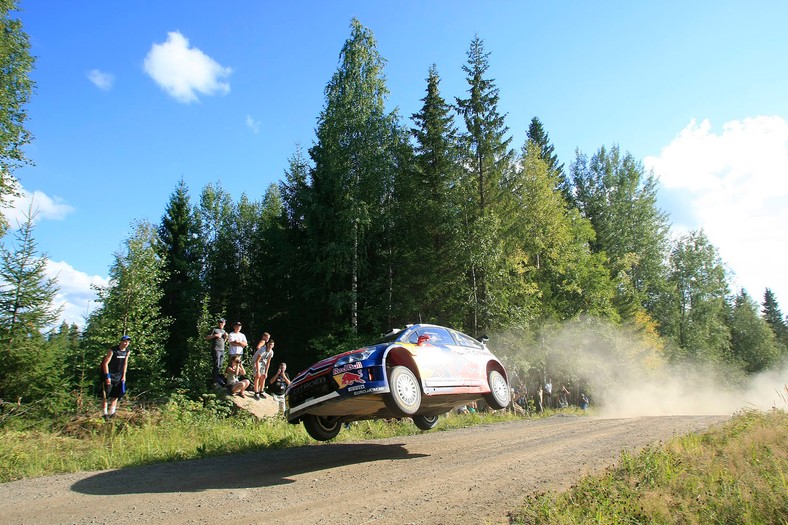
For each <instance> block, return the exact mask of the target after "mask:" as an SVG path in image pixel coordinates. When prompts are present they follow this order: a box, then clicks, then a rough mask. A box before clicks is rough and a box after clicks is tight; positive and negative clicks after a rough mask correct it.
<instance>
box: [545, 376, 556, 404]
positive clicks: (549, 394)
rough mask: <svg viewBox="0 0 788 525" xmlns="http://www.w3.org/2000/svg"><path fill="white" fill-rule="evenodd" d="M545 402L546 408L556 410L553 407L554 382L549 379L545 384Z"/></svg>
mask: <svg viewBox="0 0 788 525" xmlns="http://www.w3.org/2000/svg"><path fill="white" fill-rule="evenodd" d="M544 397H545V399H544V402H545V407H546V408H554V407H553V380H552V379H548V380H547V381H545V383H544Z"/></svg>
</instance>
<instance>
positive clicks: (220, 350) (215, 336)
mask: <svg viewBox="0 0 788 525" xmlns="http://www.w3.org/2000/svg"><path fill="white" fill-rule="evenodd" d="M224 322H225V321H224V319H219V323H218V325H217V326H216V327H214V328H213V330H211V333H210V334H208V335H206V336H205V339H206V341H211V353H212V354H213V370H212V371H211V373H212V375H213V382H214V383H219V384H222V383H224V376H223V375H222V372H223V370H224V368H223V366H224V343H225V341H227V332H225V331H224Z"/></svg>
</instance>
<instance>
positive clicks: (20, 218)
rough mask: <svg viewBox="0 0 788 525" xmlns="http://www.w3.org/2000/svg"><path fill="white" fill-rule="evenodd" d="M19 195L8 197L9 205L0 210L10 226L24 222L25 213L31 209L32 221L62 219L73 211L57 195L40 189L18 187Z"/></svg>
mask: <svg viewBox="0 0 788 525" xmlns="http://www.w3.org/2000/svg"><path fill="white" fill-rule="evenodd" d="M19 193H20V195H19V196H18V197H13V198H11V199H9V207H8V208H3V210H2V212H3V215H5V217H6V219H7V220H8V224H9V225H10V226H11V227H12V228H16V227H17V225H19V224H22V223H24V222H25V221H26V220H27V215H29V214H30V213H31V211H32V214H33V215H34V217H33V219H34V220H33V222H37V221H40V220H41V219H50V220H56V221H59V220H63V219H64V218H65V217H66V215H68V214H69V213H71V212H72V211H74V208H73V207H72V206H69V205H68V204H65V203H64V202H63V201H62V199H60V198H59V197H50V196H49V195H47V194H46V193H44V192H42V191H38V190H36V191H34V192H33V193H30V192H28V191H27V190H25V189H24V188H22V187H20V188H19Z"/></svg>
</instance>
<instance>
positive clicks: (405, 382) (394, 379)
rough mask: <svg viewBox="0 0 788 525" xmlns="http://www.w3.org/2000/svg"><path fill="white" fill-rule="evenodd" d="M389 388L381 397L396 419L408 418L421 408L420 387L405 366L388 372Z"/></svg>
mask: <svg viewBox="0 0 788 525" xmlns="http://www.w3.org/2000/svg"><path fill="white" fill-rule="evenodd" d="M389 388H390V389H391V391H390V392H389V393H388V394H386V395H384V396H383V402H384V403H385V404H386V407H388V409H389V410H390V411H391V412H392V413H393V414H394V415H395V416H397V417H408V416H412V415H413V414H415V413H416V412H418V410H419V407H420V406H421V385H420V384H419V380H418V379H416V376H415V375H414V374H413V372H411V371H410V369H409V368H408V367H406V366H395V367H393V368H391V369H390V370H389Z"/></svg>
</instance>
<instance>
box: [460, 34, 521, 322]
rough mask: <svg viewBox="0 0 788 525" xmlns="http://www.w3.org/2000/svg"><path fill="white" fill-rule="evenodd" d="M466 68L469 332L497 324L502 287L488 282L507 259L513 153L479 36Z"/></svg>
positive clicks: (464, 186) (463, 136) (462, 105)
mask: <svg viewBox="0 0 788 525" xmlns="http://www.w3.org/2000/svg"><path fill="white" fill-rule="evenodd" d="M467 56H468V61H467V63H466V64H465V65H464V66H463V68H462V69H463V71H464V72H465V74H466V82H467V83H468V98H456V107H457V111H458V112H459V114H460V115H461V117H462V118H463V121H464V122H465V131H464V132H463V133H462V134H461V136H460V142H461V145H462V148H463V152H462V154H463V158H462V161H461V163H462V165H463V166H465V169H466V172H465V174H464V176H463V179H462V185H461V187H462V190H463V191H464V192H466V193H467V199H466V205H465V206H464V207H463V209H462V212H463V214H464V216H463V222H464V225H463V232H462V240H463V245H462V250H461V251H460V254H461V255H460V256H461V257H463V259H464V263H465V264H466V269H467V285H466V289H467V290H468V294H467V298H466V303H467V304H468V305H469V306H470V312H469V321H468V323H467V324H468V326H469V328H470V330H469V331H471V332H473V333H474V334H479V333H481V332H483V331H486V330H487V329H489V328H490V327H491V326H492V325H493V324H494V319H493V318H494V312H495V311H497V310H498V308H497V307H496V303H497V301H498V299H499V298H498V294H499V293H504V291H503V290H501V289H496V288H495V287H490V286H489V284H490V283H489V282H488V281H489V279H490V278H491V277H492V276H494V275H496V274H497V273H499V271H500V270H501V267H502V266H503V264H504V262H503V259H502V257H501V247H500V245H499V240H500V236H499V231H500V218H501V217H500V214H499V211H500V205H501V199H502V195H504V194H506V193H507V192H508V188H506V187H505V184H504V181H505V180H506V177H507V175H508V173H509V170H510V169H511V161H512V157H513V155H514V153H513V152H512V151H511V150H510V149H509V144H510V142H511V140H512V139H511V137H507V136H506V135H507V133H508V131H509V128H508V127H507V126H506V125H505V115H501V114H500V113H499V112H498V100H499V93H498V88H497V87H496V86H495V80H494V79H491V78H488V77H487V71H488V69H489V56H490V54H489V53H487V52H485V50H484V43H483V41H482V40H481V39H480V38H479V37H478V36H477V37H475V38H474V39H473V40H472V41H471V45H470V48H469V50H468V52H467Z"/></svg>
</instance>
